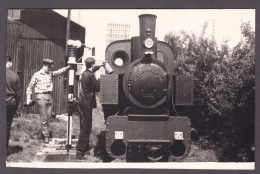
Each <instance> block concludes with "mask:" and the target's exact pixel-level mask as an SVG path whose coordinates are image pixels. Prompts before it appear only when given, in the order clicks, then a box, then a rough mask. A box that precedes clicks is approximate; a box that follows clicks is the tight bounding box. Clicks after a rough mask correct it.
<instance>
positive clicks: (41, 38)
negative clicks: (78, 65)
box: [6, 9, 85, 114]
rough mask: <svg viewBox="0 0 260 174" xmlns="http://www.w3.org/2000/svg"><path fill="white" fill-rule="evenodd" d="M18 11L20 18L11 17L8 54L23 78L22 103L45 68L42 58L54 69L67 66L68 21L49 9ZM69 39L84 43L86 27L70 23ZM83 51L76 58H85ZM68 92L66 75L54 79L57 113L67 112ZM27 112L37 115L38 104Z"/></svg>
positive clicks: (9, 20)
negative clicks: (35, 76)
mask: <svg viewBox="0 0 260 174" xmlns="http://www.w3.org/2000/svg"><path fill="white" fill-rule="evenodd" d="M18 12H19V13H20V14H19V19H12V18H8V24H7V50H6V55H7V56H11V57H12V58H13V62H14V63H13V70H14V71H16V72H17V73H18V75H19V77H20V79H21V83H22V88H23V89H22V103H23V102H25V100H26V88H27V86H28V84H29V82H30V80H31V77H32V75H33V74H34V73H35V72H37V71H39V70H40V69H41V68H42V59H44V58H50V59H53V61H54V70H57V69H59V68H62V67H64V66H65V65H66V57H65V48H66V28H67V18H65V17H63V16H61V15H59V14H58V13H56V12H54V11H53V10H49V9H24V10H20V11H18ZM70 39H73V40H80V41H81V42H82V43H84V41H85V28H84V27H82V26H81V25H79V24H77V23H75V22H72V21H71V23H70ZM83 51H84V49H83V48H82V49H79V50H78V52H77V58H80V57H81V56H82V55H83ZM67 91H68V87H67V75H66V74H64V75H61V76H58V77H55V78H54V89H53V94H52V96H53V100H54V105H53V112H54V113H55V114H62V113H65V112H66V105H67ZM33 99H35V94H33ZM27 112H29V113H38V107H37V105H35V106H33V107H31V108H30V109H29V111H27Z"/></svg>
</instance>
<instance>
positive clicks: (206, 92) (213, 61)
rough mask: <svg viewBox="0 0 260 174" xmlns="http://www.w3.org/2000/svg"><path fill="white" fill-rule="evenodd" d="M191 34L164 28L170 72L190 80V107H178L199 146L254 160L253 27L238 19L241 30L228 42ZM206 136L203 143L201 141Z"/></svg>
mask: <svg viewBox="0 0 260 174" xmlns="http://www.w3.org/2000/svg"><path fill="white" fill-rule="evenodd" d="M206 27H207V25H205V26H204V28H203V29H202V33H201V35H200V36H196V35H195V34H187V33H185V32H181V33H180V34H174V33H169V34H168V35H166V36H165V41H166V42H167V43H169V44H170V45H171V46H172V49H173V51H174V55H175V62H174V63H175V66H176V68H175V72H176V75H186V76H192V77H194V80H195V86H194V95H195V96H194V98H195V99H194V107H192V108H188V109H186V110H185V111H183V112H186V115H190V118H191V121H192V125H193V127H194V128H195V129H198V131H199V134H200V135H201V136H203V137H204V138H206V140H205V139H203V140H201V143H202V144H203V146H204V147H208V148H214V146H216V147H218V148H219V149H218V154H219V160H220V161H254V158H253V155H252V154H253V153H252V152H251V147H253V146H254V115H255V112H254V111H255V63H254V59H255V33H254V32H253V31H252V28H251V26H250V23H242V24H241V33H242V35H243V36H244V38H243V40H241V42H239V43H238V44H237V45H236V46H235V47H234V48H229V46H228V42H224V43H223V44H222V45H221V47H220V48H218V47H217V44H216V42H215V41H214V39H209V38H206V37H205V36H204V33H205V31H206ZM205 142H206V143H205Z"/></svg>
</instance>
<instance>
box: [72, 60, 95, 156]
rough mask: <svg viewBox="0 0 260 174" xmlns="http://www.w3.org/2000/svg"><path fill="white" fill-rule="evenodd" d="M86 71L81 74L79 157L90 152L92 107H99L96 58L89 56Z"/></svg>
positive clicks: (86, 61)
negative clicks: (97, 102) (97, 101)
mask: <svg viewBox="0 0 260 174" xmlns="http://www.w3.org/2000/svg"><path fill="white" fill-rule="evenodd" d="M84 62H85V65H86V71H84V72H83V74H82V76H81V88H82V89H81V91H80V94H79V108H80V112H79V113H80V134H79V140H78V145H77V154H76V156H77V158H83V157H84V156H85V154H86V152H87V153H89V150H90V146H89V136H90V133H91V128H92V109H93V108H96V107H97V104H96V92H98V91H99V88H100V87H99V82H98V81H97V79H96V77H95V75H94V72H95V71H96V70H98V69H99V68H100V66H99V67H97V68H96V67H94V65H95V59H94V58H93V57H88V58H87V59H86V60H85V61H84Z"/></svg>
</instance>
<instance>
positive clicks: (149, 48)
mask: <svg viewBox="0 0 260 174" xmlns="http://www.w3.org/2000/svg"><path fill="white" fill-rule="evenodd" d="M156 18H157V16H155V15H152V14H143V15H140V16H139V23H140V42H141V55H142V58H144V60H148V61H149V60H151V58H155V57H156V54H157V39H156V38H155V25H156Z"/></svg>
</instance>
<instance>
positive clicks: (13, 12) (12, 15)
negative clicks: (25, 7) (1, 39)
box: [8, 9, 21, 19]
mask: <svg viewBox="0 0 260 174" xmlns="http://www.w3.org/2000/svg"><path fill="white" fill-rule="evenodd" d="M20 16H21V10H15V9H11V10H8V17H10V18H12V19H20Z"/></svg>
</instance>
